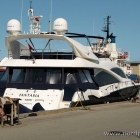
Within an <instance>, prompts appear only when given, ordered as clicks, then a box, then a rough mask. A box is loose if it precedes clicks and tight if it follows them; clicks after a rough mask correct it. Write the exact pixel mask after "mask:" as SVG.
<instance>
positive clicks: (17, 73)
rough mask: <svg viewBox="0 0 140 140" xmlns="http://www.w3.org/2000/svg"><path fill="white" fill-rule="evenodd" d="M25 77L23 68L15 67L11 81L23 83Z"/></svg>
mask: <svg viewBox="0 0 140 140" xmlns="http://www.w3.org/2000/svg"><path fill="white" fill-rule="evenodd" d="M22 79H23V69H13V74H12V79H11V83H21V82H22Z"/></svg>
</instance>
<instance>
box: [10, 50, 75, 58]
mask: <svg viewBox="0 0 140 140" xmlns="http://www.w3.org/2000/svg"><path fill="white" fill-rule="evenodd" d="M14 50H15V49H8V58H10V57H14V55H17V56H19V57H20V56H27V57H30V56H32V55H33V56H40V59H45V56H56V58H54V59H59V56H71V59H72V60H73V59H74V56H75V54H74V52H73V51H72V50H70V49H45V50H44V49H36V50H37V52H34V51H31V50H29V49H19V50H18V51H17V52H14ZM23 51H24V53H22V52H23ZM23 54H24V55H23Z"/></svg>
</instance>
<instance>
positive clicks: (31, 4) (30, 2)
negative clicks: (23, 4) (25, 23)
mask: <svg viewBox="0 0 140 140" xmlns="http://www.w3.org/2000/svg"><path fill="white" fill-rule="evenodd" d="M31 5H32V1H30V9H32V6H31Z"/></svg>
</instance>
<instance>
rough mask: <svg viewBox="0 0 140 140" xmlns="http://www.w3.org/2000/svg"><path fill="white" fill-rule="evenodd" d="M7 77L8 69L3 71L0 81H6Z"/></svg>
mask: <svg viewBox="0 0 140 140" xmlns="http://www.w3.org/2000/svg"><path fill="white" fill-rule="evenodd" d="M7 79H8V69H7V70H6V71H5V72H4V74H3V76H2V77H1V79H0V81H2V82H7Z"/></svg>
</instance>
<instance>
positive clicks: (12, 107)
mask: <svg viewBox="0 0 140 140" xmlns="http://www.w3.org/2000/svg"><path fill="white" fill-rule="evenodd" d="M11 125H13V103H12V104H11Z"/></svg>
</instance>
